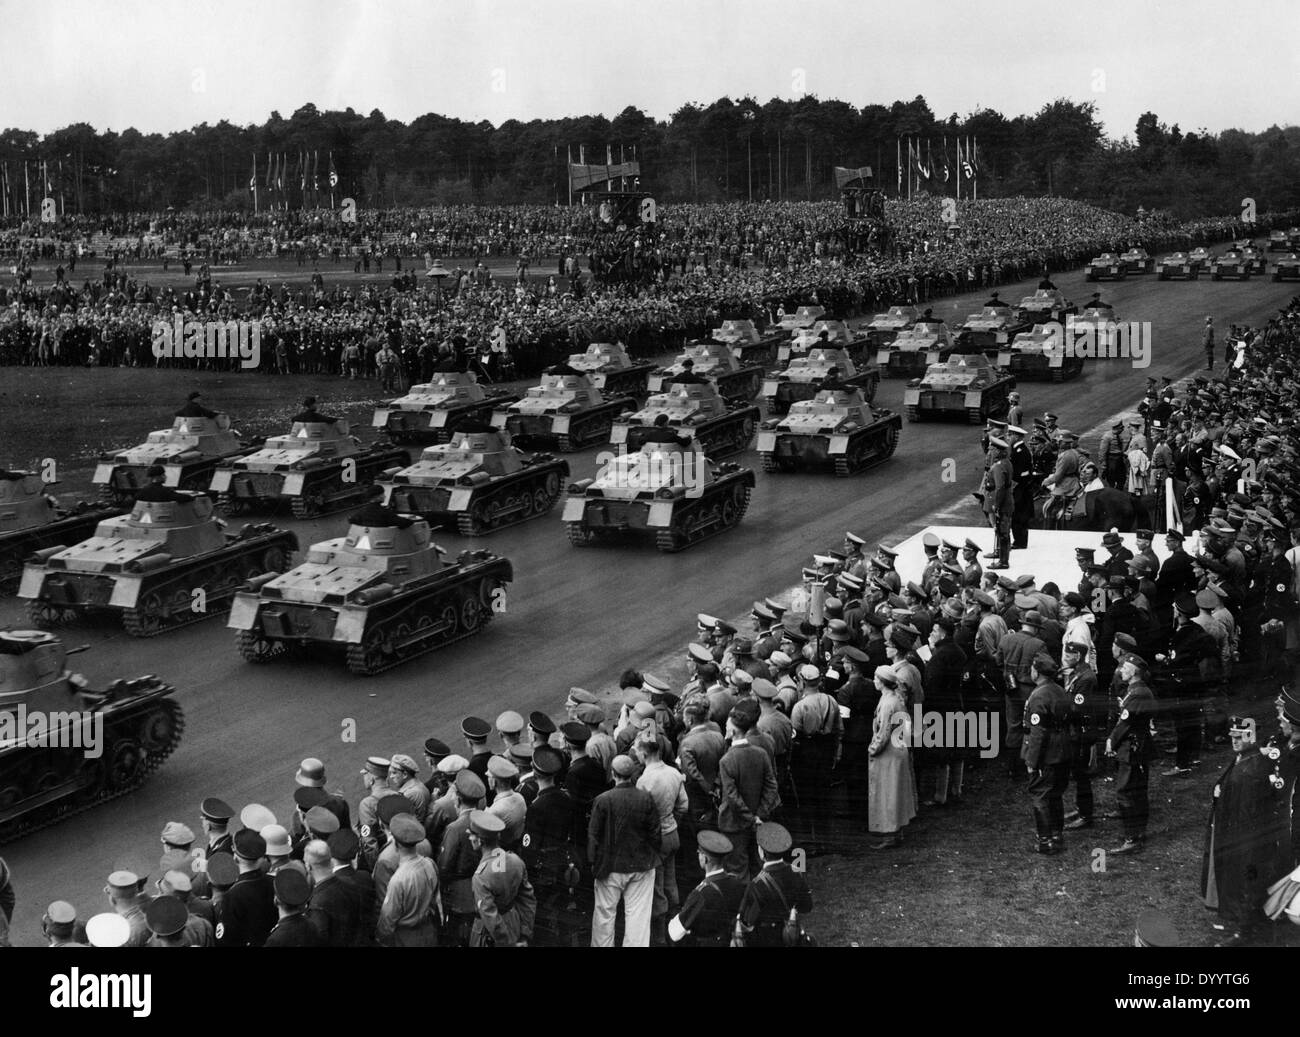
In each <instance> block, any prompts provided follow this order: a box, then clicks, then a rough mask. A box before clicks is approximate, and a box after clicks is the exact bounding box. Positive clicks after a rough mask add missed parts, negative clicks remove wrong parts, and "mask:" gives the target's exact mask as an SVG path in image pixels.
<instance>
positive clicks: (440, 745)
mask: <svg viewBox="0 0 1300 1037" xmlns="http://www.w3.org/2000/svg"><path fill="white" fill-rule="evenodd" d="M450 755H451V746H449V745H448V744H447V743H446V742H444V741H442V740H441V739H440V738H426V739H425V740H424V762H425V763H427V764H428V765H429V770H430V771H432V772H433V773H432V774H431V775H430V777H429V780H428V781H426V782H425V783H424V787H425V788H426V789H428V790H429V800H430V803H431V804H432V802H433V801H434V800H436V799H437V798H438V797H439V796H441V795H442V794H443V793H445V792H446V791H447V785H448V781H447V776H446V775H445V774H443V773H442V772H440V771H439V770H438V764H440V763H442V761H443V760H445V759H446V758H447V757H448V756H450ZM344 827H346V823H345V824H344Z"/></svg>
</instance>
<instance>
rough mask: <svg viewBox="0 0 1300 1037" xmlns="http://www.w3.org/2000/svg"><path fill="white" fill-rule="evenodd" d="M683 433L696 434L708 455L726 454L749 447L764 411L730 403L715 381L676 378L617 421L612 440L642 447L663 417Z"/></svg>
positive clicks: (630, 447) (672, 426) (672, 427)
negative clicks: (661, 390)
mask: <svg viewBox="0 0 1300 1037" xmlns="http://www.w3.org/2000/svg"><path fill="white" fill-rule="evenodd" d="M661 416H662V417H663V418H665V419H667V427H668V428H670V429H673V430H675V431H676V432H677V433H679V434H681V435H691V436H694V437H695V439H696V441H697V442H698V443H699V445H700V449H701V450H703V451H704V452H705V454H707V455H708V456H709V457H726V456H728V455H730V454H736V453H740V452H741V451H742V450H748V449H749V443H750V440H752V439H753V438H754V429H755V428H757V427H758V422H759V419H760V418H761V417H762V415H761V414H760V413H759V410H758V408H757V407H755V406H753V405H749V406H745V405H741V406H737V407H729V406H728V405H727V401H726V400H724V399H723V398H722V397H721V396H719V395H718V390H717V389H716V388H714V386H713V383H712V382H706V381H701V382H690V383H687V382H674V383H672V384H671V385H669V386H668V391H667V392H662V393H658V394H656V395H654V396H651V397H650V399H649V400H648V401H646V405H645V406H644V407H643V408H641V410H639V411H637V412H636V413H635V414H626V415H624V416H623V417H622V418H620V419H619V420H618V421H616V422H615V423H614V429H613V432H612V433H611V434H610V442H611V443H614V444H616V445H626V447H627V449H628V450H640V449H641V447H642V445H643V444H644V443H645V442H646V441H647V439H648V438H650V437H652V436H653V435H654V432H655V430H656V429H658V428H661V427H663V426H659V425H656V422H657V421H658V420H659V418H660V417H661Z"/></svg>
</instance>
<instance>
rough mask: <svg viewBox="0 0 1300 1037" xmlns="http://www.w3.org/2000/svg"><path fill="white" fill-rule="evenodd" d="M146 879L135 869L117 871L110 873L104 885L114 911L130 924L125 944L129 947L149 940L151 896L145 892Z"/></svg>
mask: <svg viewBox="0 0 1300 1037" xmlns="http://www.w3.org/2000/svg"><path fill="white" fill-rule="evenodd" d="M145 881H146V880H145V879H142V878H140V876H138V875H136V873H135V872H133V871H115V872H113V874H111V875H109V877H108V885H106V886H105V887H104V892H105V893H107V894H108V902H109V904H110V905H112V908H113V910H114V912H116V913H117V914H118V915H120V916H121V917H122V918H123V919H124V920H125V921H126V923H127V924H128V925H129V926H130V930H131V931H130V934H129V936H128V937H127V941H126V943H125V944H124V946H127V947H143V946H145V944H147V943H148V942H149V923H148V921H147V919H146V918H145V908H146V907H148V906H149V900H150V897H149V895H148V894H147V893H145V892H144V884H145Z"/></svg>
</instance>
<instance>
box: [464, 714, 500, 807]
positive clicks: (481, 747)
mask: <svg viewBox="0 0 1300 1037" xmlns="http://www.w3.org/2000/svg"><path fill="white" fill-rule="evenodd" d="M460 733H461V734H462V735H464V737H465V744H466V745H467V746H468V747H469V769H470V771H471V772H472V773H474V774H475V775H477V776H478V778H479V780H480V781H482V782H483V784H484V786H486V785H487V784H488V771H487V765H488V760H490V759H491V758H492V750H491V749H490V748H488V744H487V740H488V738H489V736H490V735H491V734H492V725H491V724H489V723H488V722H487V721H486V720H484V719H482V718H481V717H466V718H465V719H464V720H462V721H461V723H460ZM492 795H493V793H492V790H491V789H490V788H489V789H488V791H487V801H488V806H491V805H492Z"/></svg>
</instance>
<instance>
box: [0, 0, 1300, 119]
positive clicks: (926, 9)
mask: <svg viewBox="0 0 1300 1037" xmlns="http://www.w3.org/2000/svg"><path fill="white" fill-rule="evenodd" d="M0 26H2V27H3V28H2V29H0V127H10V126H16V127H19V128H22V129H32V130H36V131H37V132H40V133H47V132H49V131H51V130H54V129H57V128H59V127H61V126H65V125H67V124H69V123H72V122H79V121H86V122H89V123H90V124H91V125H93V126H94V127H95V128H96V129H98V130H103V129H106V128H111V129H114V130H122V129H125V128H126V127H128V126H134V127H136V128H137V129H140V130H142V131H145V132H151V131H169V130H177V129H184V128H187V127H190V126H194V125H197V124H199V123H202V122H208V123H215V122H218V121H219V120H221V119H223V118H225V119H229V120H230V121H231V122H233V123H236V124H238V125H245V124H249V123H260V122H262V121H264V120H265V119H266V118H267V117H268V115H269V114H270V113H271V111H272V110H277V111H279V112H280V114H281V115H283V116H285V117H286V118H287V117H288V116H289V115H290V113H292V112H293V111H294V110H295V109H296V108H298V107H300V106H301V105H303V104H305V103H307V102H308V101H310V102H313V103H314V104H316V105H317V107H319V108H338V109H342V108H347V107H351V108H353V109H355V110H357V111H358V112H362V113H368V112H370V111H371V110H372V109H375V108H378V109H380V110H381V111H382V112H383V113H384V114H385V115H386V116H388V117H389V118H396V119H401V120H403V121H405V122H409V121H410V120H411V119H413V118H415V117H416V116H418V115H421V114H423V113H425V112H430V111H432V112H437V113H440V114H444V115H448V116H455V117H459V118H461V119H468V120H475V121H477V120H481V119H487V120H489V121H491V122H492V123H494V124H500V123H501V122H503V121H505V120H506V119H511V118H514V119H522V120H527V119H531V118H546V117H554V116H565V115H580V114H586V113H590V112H601V113H604V114H605V115H608V116H611V117H612V116H614V115H616V114H617V113H618V112H620V111H621V110H622V109H623V108H624V107H626V106H627V105H636V106H637V107H639V108H641V109H642V110H644V111H646V112H647V113H648V114H650V115H652V116H654V117H655V118H657V119H664V118H667V117H668V116H669V115H670V114H671V113H672V112H673V111H674V110H675V109H677V108H678V107H679V106H680V105H682V104H683V103H686V102H690V101H698V102H703V103H708V102H710V101H713V100H715V99H716V98H718V97H719V96H722V95H723V94H726V95H729V96H731V97H733V98H740V97H743V96H745V95H747V94H749V95H752V96H754V97H755V98H757V99H758V100H759V102H766V101H767V100H768V99H770V98H772V97H774V96H784V97H796V96H800V95H801V94H803V93H805V92H806V93H812V94H816V95H817V96H818V97H820V98H838V99H840V100H843V101H847V102H848V103H850V104H853V105H855V106H859V107H860V106H862V105H864V104H870V103H883V104H889V103H890V102H892V101H893V100H895V99H898V98H902V99H909V98H912V97H915V96H916V95H917V94H922V95H924V96H925V98H926V99H927V100H928V101H929V103H930V107H931V109H932V110H933V111H934V113H935V114H936V116H938V117H940V118H946V117H947V116H948V115H950V114H951V113H953V112H956V113H958V115H963V116H964V115H966V114H968V113H969V112H971V111H972V110H974V109H976V108H977V107H991V108H995V109H997V110H999V111H1001V112H1002V113H1003V114H1005V115H1007V116H1015V115H1018V114H1021V113H1032V112H1034V111H1036V110H1037V109H1038V108H1040V107H1041V106H1042V105H1043V104H1044V103H1045V102H1046V101H1049V100H1051V99H1053V98H1056V97H1067V98H1070V99H1071V100H1075V101H1085V100H1092V101H1095V102H1096V104H1097V108H1098V112H1099V114H1100V116H1101V119H1102V121H1103V123H1104V124H1105V127H1106V132H1107V133H1108V134H1109V135H1110V136H1113V137H1119V136H1123V135H1129V136H1132V135H1133V127H1134V124H1135V123H1136V121H1137V118H1138V116H1139V115H1141V114H1142V113H1143V112H1144V111H1148V110H1149V111H1154V112H1155V113H1156V114H1157V115H1158V116H1159V117H1160V119H1161V120H1162V121H1164V122H1167V123H1169V124H1171V125H1172V124H1173V123H1178V124H1179V125H1180V126H1181V127H1182V129H1183V130H1184V131H1186V130H1195V129H1199V128H1201V127H1205V128H1207V129H1209V130H1211V131H1218V130H1222V129H1225V128H1229V127H1240V128H1242V129H1246V130H1261V129H1264V128H1266V127H1268V126H1270V125H1272V124H1274V123H1277V124H1280V125H1286V124H1288V123H1294V122H1296V121H1297V118H1300V115H1298V109H1300V106H1298V105H1297V100H1296V99H1297V93H1296V89H1295V87H1296V84H1297V83H1298V82H1300V47H1297V45H1296V40H1297V38H1298V35H1297V30H1300V2H1296V0H1245V2H1238V3H1226V2H1223V0H1179V2H1165V0H1085V2H1082V3H1079V2H1061V3H1041V2H1040V3H1031V2H1027V0H1024V2H1022V0H990V2H983V3H976V4H970V3H960V2H958V0H949V2H942V3H941V2H933V0H902V2H890V3H881V4H867V3H863V2H860V0H859V2H854V0H747V2H743V3H742V2H739V0H640V2H637V3H632V2H628V0H600V2H593V0H558V2H555V0H551V2H538V0H529V2H515V0H457V2H454V3H447V2H444V0H255V2H250V0H216V2H202V0H166V2H161V0H151V2H142V0H111V2H108V3H105V2H103V0H53V2H51V3H41V2H32V0H0Z"/></svg>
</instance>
